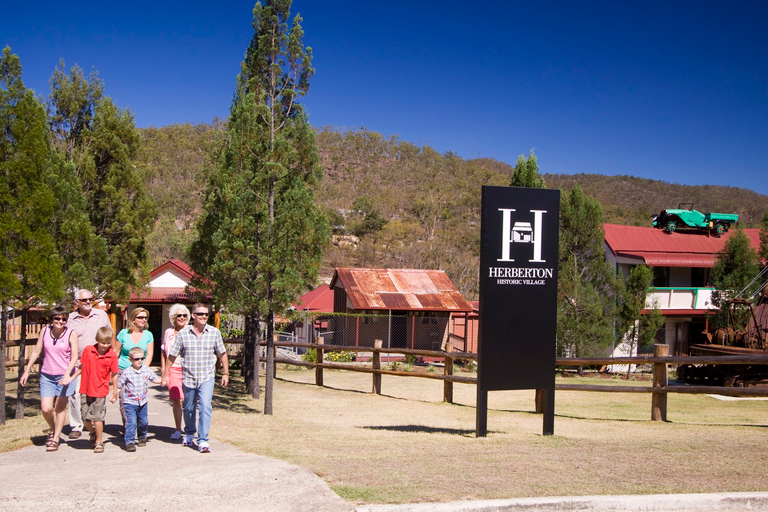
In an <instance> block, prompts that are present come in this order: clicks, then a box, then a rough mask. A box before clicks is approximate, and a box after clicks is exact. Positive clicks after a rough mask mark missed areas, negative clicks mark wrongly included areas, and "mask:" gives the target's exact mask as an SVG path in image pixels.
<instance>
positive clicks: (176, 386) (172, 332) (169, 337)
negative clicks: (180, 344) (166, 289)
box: [160, 304, 189, 440]
mask: <svg viewBox="0 0 768 512" xmlns="http://www.w3.org/2000/svg"><path fill="white" fill-rule="evenodd" d="M168 319H169V320H170V321H171V325H173V327H169V328H168V329H166V330H165V334H164V335H163V344H162V346H161V347H160V348H161V351H160V356H161V358H160V361H161V363H162V373H161V375H165V367H166V366H167V365H168V352H170V350H171V347H172V346H173V340H175V339H176V334H177V333H178V332H179V331H180V330H182V329H183V328H184V327H186V326H187V325H189V310H188V309H187V307H186V306H185V305H183V304H174V305H173V306H171V307H170V309H169V310H168ZM182 359H183V358H182V357H177V358H176V360H175V361H174V362H173V365H172V366H171V369H170V372H169V373H168V397H169V398H170V399H171V403H172V404H173V419H174V420H175V421H176V431H175V432H174V433H173V434H171V439H173V440H176V439H181V414H182V413H181V401H182V400H183V399H184V392H183V391H182V390H181V361H182Z"/></svg>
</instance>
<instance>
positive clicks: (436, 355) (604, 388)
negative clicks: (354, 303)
mask: <svg viewBox="0 0 768 512" xmlns="http://www.w3.org/2000/svg"><path fill="white" fill-rule="evenodd" d="M226 341H227V342H228V343H232V344H238V343H239V344H242V340H236V339H229V340H226ZM265 344H266V342H262V346H264V345H265ZM273 345H274V347H275V358H274V362H275V366H277V364H278V363H281V364H289V365H294V366H304V367H309V368H314V369H315V383H316V384H317V385H318V386H322V385H323V370H324V369H333V370H347V371H353V372H363V373H370V374H371V375H372V385H371V390H372V391H371V392H372V393H376V394H381V388H382V380H381V379H382V376H383V375H391V376H398V377H419V378H428V379H437V380H442V381H443V383H444V384H443V401H444V402H448V403H453V383H454V382H459V383H463V384H475V385H476V384H477V378H476V377H469V376H463V375H455V374H454V364H455V361H456V360H467V361H476V360H477V354H474V353H466V352H454V351H453V349H452V347H451V346H450V345H448V346H446V350H445V351H432V350H414V349H393V348H386V347H384V346H382V345H383V340H376V342H375V344H374V346H373V347H349V346H345V345H330V344H326V343H324V340H323V339H322V338H319V339H318V343H296V342H286V341H280V340H277V339H276V340H275V341H274V343H273ZM279 347H284V348H291V349H298V348H302V349H305V350H306V349H313V350H315V351H316V358H315V362H312V361H306V360H303V359H300V358H294V357H287V356H285V355H281V354H280V352H278V350H277V349H278V348H279ZM338 351H345V352H356V353H366V352H368V353H370V354H371V365H370V366H362V365H360V364H352V363H334V362H328V361H327V358H326V354H327V353H328V352H338ZM668 351H669V346H668V345H664V344H656V345H654V354H653V356H641V357H614V358H594V357H590V358H576V357H559V358H557V359H556V365H557V366H575V367H578V366H602V365H616V364H636V365H648V364H650V365H652V367H653V383H652V386H615V385H601V384H594V385H593V384H555V390H556V391H587V392H600V393H648V394H651V420H653V421H666V420H667V396H668V395H669V394H670V393H684V394H716V395H724V396H750V397H757V396H760V397H764V396H768V388H765V387H746V388H742V387H724V386H698V385H669V366H670V365H677V364H694V365H697V364H705V365H706V364H718V365H745V364H746V365H755V364H760V365H768V354H766V355H753V356H719V357H718V356H669V355H668ZM382 354H390V355H391V354H396V355H398V356H399V357H400V358H401V359H402V358H403V356H408V355H412V356H415V357H426V358H430V359H436V360H439V359H442V360H443V361H444V368H443V372H442V373H438V372H435V373H423V372H413V371H403V370H394V369H386V368H382V365H381V355H382ZM260 361H262V362H265V361H266V359H265V358H264V357H263V356H262V357H261V358H260ZM275 374H277V372H275ZM536 412H537V413H542V412H543V411H542V409H541V393H540V390H536Z"/></svg>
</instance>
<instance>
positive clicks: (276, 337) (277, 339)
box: [272, 334, 280, 377]
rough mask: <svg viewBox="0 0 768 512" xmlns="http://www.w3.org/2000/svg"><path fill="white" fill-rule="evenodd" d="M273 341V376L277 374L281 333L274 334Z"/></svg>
mask: <svg viewBox="0 0 768 512" xmlns="http://www.w3.org/2000/svg"><path fill="white" fill-rule="evenodd" d="M272 341H273V342H274V343H275V345H273V346H272V376H273V377H274V376H275V375H277V343H278V342H279V341H280V335H279V334H274V335H273V336H272Z"/></svg>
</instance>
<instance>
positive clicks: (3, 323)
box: [0, 301, 8, 425]
mask: <svg viewBox="0 0 768 512" xmlns="http://www.w3.org/2000/svg"><path fill="white" fill-rule="evenodd" d="M0 304H2V308H3V311H2V313H0V327H1V328H2V331H3V332H2V333H0V369H2V373H0V398H2V401H0V425H5V341H6V335H7V334H8V317H7V311H6V303H5V301H2V302H0Z"/></svg>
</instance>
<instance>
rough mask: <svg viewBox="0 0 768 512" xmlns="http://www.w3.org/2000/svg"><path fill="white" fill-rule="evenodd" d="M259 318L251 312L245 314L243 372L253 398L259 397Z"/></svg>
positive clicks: (246, 385)
mask: <svg viewBox="0 0 768 512" xmlns="http://www.w3.org/2000/svg"><path fill="white" fill-rule="evenodd" d="M259 334H260V333H259V318H258V316H256V315H255V314H253V313H251V314H248V315H246V316H245V334H244V337H245V339H244V340H243V342H244V344H243V351H244V352H245V358H244V359H245V360H244V361H243V368H242V374H243V377H244V378H245V387H246V390H247V391H248V393H249V394H250V395H251V396H252V397H253V398H259V395H260V392H259V356H258V354H259V339H260V338H261V336H259Z"/></svg>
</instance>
